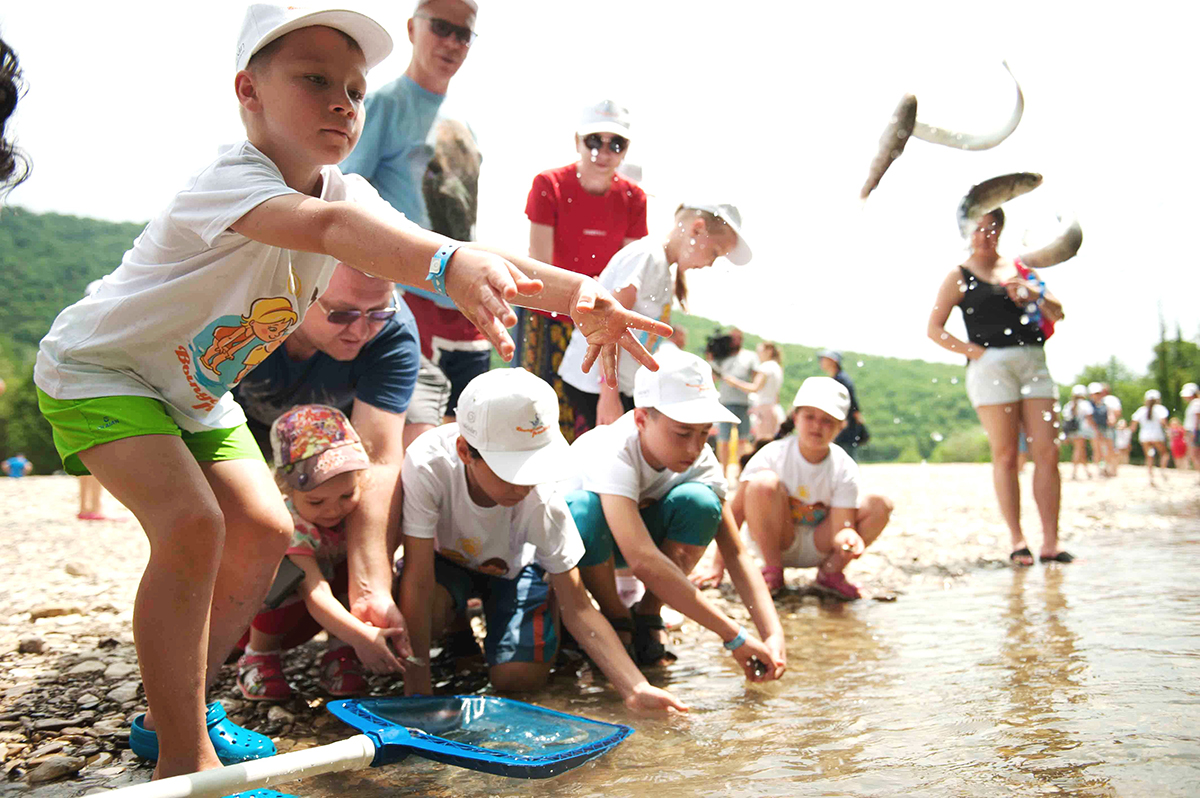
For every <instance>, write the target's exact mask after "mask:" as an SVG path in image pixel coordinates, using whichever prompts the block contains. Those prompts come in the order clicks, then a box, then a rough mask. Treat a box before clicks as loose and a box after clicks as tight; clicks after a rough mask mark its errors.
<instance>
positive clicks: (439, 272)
mask: <svg viewBox="0 0 1200 798" xmlns="http://www.w3.org/2000/svg"><path fill="white" fill-rule="evenodd" d="M461 246H462V244H460V243H458V242H457V241H455V242H453V243H450V244H443V245H442V246H441V248H439V249H438V251H437V252H436V253H435V254H434V256H433V257H432V258H430V259H429V274H427V275H425V279H426V280H428V281H429V282H430V283H432V284H433V290H435V291H437V292H438V293H439V294H441V295H442V296H446V265H447V264H448V263H450V256H452V255H453V254H454V253H455V251H456V250H457V249H458V248H459V247H461Z"/></svg>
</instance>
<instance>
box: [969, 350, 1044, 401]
mask: <svg viewBox="0 0 1200 798" xmlns="http://www.w3.org/2000/svg"><path fill="white" fill-rule="evenodd" d="M967 397H968V398H969V399H970V400H971V404H972V406H974V407H979V406H981V405H1007V404H1012V403H1014V402H1019V401H1021V400H1022V399H1053V398H1054V397H1055V390H1054V380H1052V379H1050V370H1049V369H1048V368H1046V353H1045V351H1043V349H1042V348H1041V347H1040V346H1005V347H996V348H989V349H988V350H987V351H985V352H984V353H983V357H981V358H979V359H978V360H972V361H971V362H970V363H968V364H967Z"/></svg>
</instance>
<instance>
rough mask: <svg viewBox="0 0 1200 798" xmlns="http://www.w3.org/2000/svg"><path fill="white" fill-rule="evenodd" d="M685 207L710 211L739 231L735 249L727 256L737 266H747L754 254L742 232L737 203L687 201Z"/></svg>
mask: <svg viewBox="0 0 1200 798" xmlns="http://www.w3.org/2000/svg"><path fill="white" fill-rule="evenodd" d="M683 207H685V208H691V209H692V210H694V211H708V212H709V213H711V214H712V215H713V216H716V217H717V218H719V219H721V220H722V221H724V222H725V224H727V225H729V226H730V227H731V228H732V229H733V232H735V233H737V243H736V244H734V245H733V249H731V250H729V254H728V255H726V256H725V257H726V258H728V259H729V262H730V263H732V264H733V265H735V266H745V265H746V264H747V263H749V262H750V258H752V257H754V254H753V253H752V252H751V251H750V244H749V242H748V241H746V236H744V235H743V234H742V213H741V211H739V210H738V209H737V206H736V205H730V204H729V203H727V202H719V203H711V204H706V203H693V202H685V203H683Z"/></svg>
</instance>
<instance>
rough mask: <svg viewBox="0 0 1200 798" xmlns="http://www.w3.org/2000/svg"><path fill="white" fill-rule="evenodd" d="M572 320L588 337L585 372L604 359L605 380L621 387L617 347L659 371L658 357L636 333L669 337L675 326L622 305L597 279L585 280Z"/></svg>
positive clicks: (578, 295) (576, 297)
mask: <svg viewBox="0 0 1200 798" xmlns="http://www.w3.org/2000/svg"><path fill="white" fill-rule="evenodd" d="M572 307H574V310H573V311H571V320H572V321H574V322H575V327H576V328H577V329H578V330H579V331H580V332H582V333H583V335H584V336H585V337H586V338H587V342H588V348H587V353H586V354H585V355H584V357H583V370H584V371H591V369H592V365H593V364H594V363H595V362H596V359H597V358H600V364H601V366H602V367H603V369H604V379H605V381H607V382H608V384H609V385H611V386H616V384H617V347H618V346H619V347H621V348H622V349H624V350H625V351H627V352H629V354H631V355H633V357H634V358H635V359H636V360H637V361H638V362H639V363H641V364H642V365H643V366H645V367H646V368H648V369H650V370H651V371H658V364H657V363H656V362H654V356H653V355H651V354H650V352H649V351H647V349H646V347H644V346H642V342H641V341H639V340H638V339H637V338H636V337H635V336H634V334H633V331H634V330H645V331H646V332H649V333H653V334H654V335H660V336H663V337H666V336H668V335H670V334H671V325H669V324H665V323H664V322H661V321H655V320H654V319H648V318H646V317H645V316H643V315H641V314H640V313H635V312H634V311H632V310H630V309H629V308H627V307H625V306H624V305H622V304H621V303H620V302H618V301H617V300H616V299H614V298H613V296H612V294H610V293H608V291H606V290H605V289H604V288H603V287H602V286H601V285H600V284H599V283H597V282H596V281H595V280H585V281H584V282H583V284H581V285H580V286H579V290H578V291H577V292H576V294H575V298H574V302H573V303H572Z"/></svg>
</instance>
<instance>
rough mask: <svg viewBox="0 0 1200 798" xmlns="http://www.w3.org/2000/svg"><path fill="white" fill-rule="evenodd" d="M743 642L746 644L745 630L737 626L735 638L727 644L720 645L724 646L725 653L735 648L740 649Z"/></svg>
mask: <svg viewBox="0 0 1200 798" xmlns="http://www.w3.org/2000/svg"><path fill="white" fill-rule="evenodd" d="M745 642H746V630H745V629H744V628H743V627H741V626H739V627H738V633H737V637H735V638H733V639H732V640H730V641H729V642H727V643H722V644H721V645H723V646H725V650H726V651H733V650H734V649H735V648H741V646H742V644H743V643H745Z"/></svg>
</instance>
